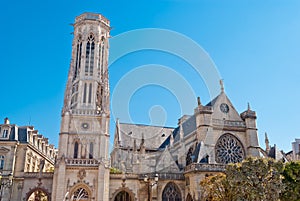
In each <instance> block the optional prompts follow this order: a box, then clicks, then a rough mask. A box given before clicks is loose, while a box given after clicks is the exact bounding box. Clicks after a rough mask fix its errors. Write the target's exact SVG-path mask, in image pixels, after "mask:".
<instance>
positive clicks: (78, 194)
mask: <svg viewBox="0 0 300 201" xmlns="http://www.w3.org/2000/svg"><path fill="white" fill-rule="evenodd" d="M89 197H90V196H89V193H88V192H87V190H85V189H84V188H78V189H77V190H76V191H75V192H74V193H73V195H72V197H71V200H89Z"/></svg>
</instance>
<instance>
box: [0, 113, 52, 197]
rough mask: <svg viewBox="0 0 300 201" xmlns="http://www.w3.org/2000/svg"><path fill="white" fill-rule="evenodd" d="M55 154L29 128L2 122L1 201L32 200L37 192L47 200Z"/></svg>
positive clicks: (41, 138) (50, 146) (45, 140)
mask: <svg viewBox="0 0 300 201" xmlns="http://www.w3.org/2000/svg"><path fill="white" fill-rule="evenodd" d="M56 153H57V150H56V149H55V148H54V146H53V145H51V144H49V143H48V139H47V138H45V137H44V136H43V135H41V134H39V133H38V131H37V130H35V129H34V127H33V126H17V125H15V124H10V122H9V119H8V118H5V120H4V123H3V124H0V159H1V160H0V169H1V170H0V171H1V174H2V180H1V183H2V184H3V185H2V187H1V194H0V196H1V197H2V200H3V201H6V200H18V201H19V200H34V198H35V194H36V193H37V192H43V193H44V194H45V196H44V197H48V199H51V191H52V180H53V170H54V159H55V157H56ZM10 174H12V176H13V179H12V182H11V183H10V182H9V178H8V177H9V175H10ZM10 184H11V185H10Z"/></svg>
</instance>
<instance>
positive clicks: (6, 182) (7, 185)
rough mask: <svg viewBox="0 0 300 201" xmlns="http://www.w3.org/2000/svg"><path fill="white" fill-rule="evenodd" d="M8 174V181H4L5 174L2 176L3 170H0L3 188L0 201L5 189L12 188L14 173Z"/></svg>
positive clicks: (0, 183) (1, 186)
mask: <svg viewBox="0 0 300 201" xmlns="http://www.w3.org/2000/svg"><path fill="white" fill-rule="evenodd" d="M7 176H8V181H2V178H3V176H2V172H0V189H1V194H0V201H1V200H2V196H3V189H4V188H10V187H11V185H12V180H13V174H12V173H9V174H8V175H7Z"/></svg>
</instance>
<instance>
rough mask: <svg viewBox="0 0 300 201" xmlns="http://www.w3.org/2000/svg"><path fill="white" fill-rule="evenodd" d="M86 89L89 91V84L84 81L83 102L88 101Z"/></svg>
mask: <svg viewBox="0 0 300 201" xmlns="http://www.w3.org/2000/svg"><path fill="white" fill-rule="evenodd" d="M86 91H87V84H86V83H84V87H83V101H82V102H83V103H86Z"/></svg>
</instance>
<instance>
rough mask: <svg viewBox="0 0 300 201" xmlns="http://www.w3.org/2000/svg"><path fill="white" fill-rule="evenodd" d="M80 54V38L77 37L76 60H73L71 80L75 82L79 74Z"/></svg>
mask: <svg viewBox="0 0 300 201" xmlns="http://www.w3.org/2000/svg"><path fill="white" fill-rule="evenodd" d="M81 52H82V42H81V36H79V39H78V44H77V46H76V60H75V70H74V77H73V80H75V79H76V78H77V77H78V75H79V74H80V65H81Z"/></svg>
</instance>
